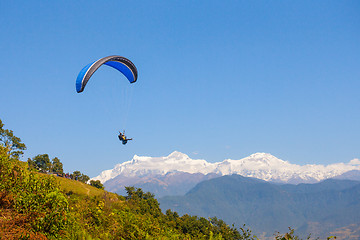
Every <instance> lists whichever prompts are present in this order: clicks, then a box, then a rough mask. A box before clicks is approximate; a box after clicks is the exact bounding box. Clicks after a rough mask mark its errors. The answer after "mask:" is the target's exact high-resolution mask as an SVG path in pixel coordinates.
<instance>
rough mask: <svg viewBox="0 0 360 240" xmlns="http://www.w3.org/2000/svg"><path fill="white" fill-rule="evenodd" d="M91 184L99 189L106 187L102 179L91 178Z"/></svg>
mask: <svg viewBox="0 0 360 240" xmlns="http://www.w3.org/2000/svg"><path fill="white" fill-rule="evenodd" d="M90 185H91V186H93V187H96V188H99V189H104V185H103V184H102V183H101V182H100V180H90Z"/></svg>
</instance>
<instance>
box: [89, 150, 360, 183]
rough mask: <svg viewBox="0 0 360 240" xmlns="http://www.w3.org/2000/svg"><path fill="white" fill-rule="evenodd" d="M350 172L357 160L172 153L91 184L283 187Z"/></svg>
mask: <svg viewBox="0 0 360 240" xmlns="http://www.w3.org/2000/svg"><path fill="white" fill-rule="evenodd" d="M351 170H360V160H359V159H353V160H351V161H350V162H348V163H335V164H330V165H326V166H325V165H315V164H308V165H297V164H291V163H289V162H288V161H284V160H281V159H278V158H276V157H274V156H273V155H271V154H269V153H255V154H252V155H250V156H249V157H246V158H242V159H239V160H231V159H226V160H224V161H222V162H217V163H209V162H207V161H206V160H203V159H191V158H189V156H187V155H186V154H184V153H181V152H177V151H175V152H173V153H171V154H170V155H168V156H166V157H144V156H137V155H135V156H134V157H133V159H132V160H131V161H127V162H124V163H121V164H117V165H116V166H115V167H114V168H113V169H110V170H106V171H103V172H102V173H101V174H100V175H99V176H97V177H95V178H93V180H100V181H101V182H102V183H105V182H107V181H108V180H110V179H114V178H116V177H132V178H133V177H143V176H149V175H153V176H155V175H157V176H164V175H166V174H169V173H174V172H184V173H189V174H198V173H200V174H203V175H207V174H216V175H219V176H221V175H231V174H239V175H242V176H244V177H254V178H259V179H262V180H265V181H274V182H285V183H313V182H318V181H321V180H324V179H327V178H333V177H336V176H339V175H341V174H343V173H346V172H348V171H351Z"/></svg>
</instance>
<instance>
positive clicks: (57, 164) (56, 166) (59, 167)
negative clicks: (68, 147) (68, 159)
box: [51, 157, 64, 174]
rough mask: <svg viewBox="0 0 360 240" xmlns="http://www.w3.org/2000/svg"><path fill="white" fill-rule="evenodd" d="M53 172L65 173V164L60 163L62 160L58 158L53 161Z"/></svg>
mask: <svg viewBox="0 0 360 240" xmlns="http://www.w3.org/2000/svg"><path fill="white" fill-rule="evenodd" d="M51 172H53V173H61V174H62V173H64V170H63V164H62V163H61V162H60V159H58V158H57V157H55V158H53V159H52V160H51Z"/></svg>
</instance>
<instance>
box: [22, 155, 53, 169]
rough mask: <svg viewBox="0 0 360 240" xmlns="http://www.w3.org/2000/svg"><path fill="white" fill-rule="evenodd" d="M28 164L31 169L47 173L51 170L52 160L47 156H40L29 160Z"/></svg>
mask: <svg viewBox="0 0 360 240" xmlns="http://www.w3.org/2000/svg"><path fill="white" fill-rule="evenodd" d="M27 162H28V164H29V167H30V168H35V169H36V170H38V171H39V172H43V173H46V172H49V170H50V168H51V162H50V158H49V155H47V154H38V155H36V156H35V157H33V158H32V159H30V158H29V159H28V161H27Z"/></svg>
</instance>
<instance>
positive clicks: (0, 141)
mask: <svg viewBox="0 0 360 240" xmlns="http://www.w3.org/2000/svg"><path fill="white" fill-rule="evenodd" d="M3 127H4V124H3V123H2V121H1V119H0V145H1V147H3V148H5V149H6V151H7V153H8V154H9V155H10V156H11V157H13V158H17V159H18V158H19V156H21V155H23V154H24V152H23V150H26V146H25V144H24V143H22V142H21V139H20V138H18V137H16V136H14V133H13V131H12V130H8V129H3Z"/></svg>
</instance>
